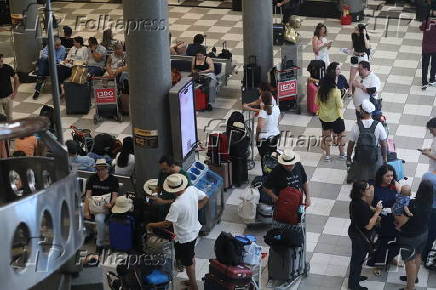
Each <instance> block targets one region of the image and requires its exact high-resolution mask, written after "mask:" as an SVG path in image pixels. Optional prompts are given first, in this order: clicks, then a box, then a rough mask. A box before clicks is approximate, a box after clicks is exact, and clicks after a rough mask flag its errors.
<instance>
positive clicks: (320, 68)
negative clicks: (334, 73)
mask: <svg viewBox="0 0 436 290" xmlns="http://www.w3.org/2000/svg"><path fill="white" fill-rule="evenodd" d="M307 71H308V72H309V74H310V77H311V78H314V79H317V80H321V79H323V78H324V74H325V63H324V61H323V60H320V59H319V60H311V61H310V63H309V65H308V66H307Z"/></svg>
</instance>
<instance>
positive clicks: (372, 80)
mask: <svg viewBox="0 0 436 290" xmlns="http://www.w3.org/2000/svg"><path fill="white" fill-rule="evenodd" d="M359 76H360V81H359V80H354V81H353V84H352V85H353V86H352V87H353V88H354V89H355V90H354V94H353V103H354V107H355V108H356V116H357V120H359V115H358V112H359V106H360V105H362V102H363V101H364V100H370V101H371V102H372V103H373V104H374V105H375V106H376V110H380V109H381V103H380V102H381V100H380V99H379V96H378V94H379V92H380V86H381V85H380V79H379V78H378V77H377V76H376V75H375V73H373V72H371V65H370V64H369V62H367V61H364V60H363V61H361V62H360V63H359Z"/></svg>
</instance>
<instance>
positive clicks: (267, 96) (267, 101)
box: [260, 91, 272, 115]
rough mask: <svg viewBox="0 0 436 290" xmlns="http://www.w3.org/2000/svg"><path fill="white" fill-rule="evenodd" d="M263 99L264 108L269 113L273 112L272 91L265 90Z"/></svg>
mask: <svg viewBox="0 0 436 290" xmlns="http://www.w3.org/2000/svg"><path fill="white" fill-rule="evenodd" d="M260 97H261V99H262V103H263V105H264V110H265V111H266V112H267V114H268V115H271V114H272V94H271V92H268V91H265V92H263V93H262V95H261V96H260Z"/></svg>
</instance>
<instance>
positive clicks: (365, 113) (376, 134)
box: [347, 100, 388, 182]
mask: <svg viewBox="0 0 436 290" xmlns="http://www.w3.org/2000/svg"><path fill="white" fill-rule="evenodd" d="M374 110H375V107H374V105H373V104H372V103H371V102H370V101H369V100H364V101H363V103H362V105H360V114H361V116H362V118H361V119H360V120H358V121H357V123H356V124H354V126H353V128H352V129H351V134H350V140H349V141H348V148H347V166H349V167H350V169H349V171H348V177H347V181H348V182H353V181H358V180H368V181H372V180H374V178H375V173H376V171H377V169H378V168H379V167H380V166H382V165H383V163H386V162H387V143H386V140H387V138H388V136H387V134H386V130H385V128H384V127H383V125H382V124H381V123H380V122H377V121H375V120H373V119H372V117H371V113H372V112H373V111H374ZM354 149H355V153H354V156H353V162H351V156H352V155H353V150H354Z"/></svg>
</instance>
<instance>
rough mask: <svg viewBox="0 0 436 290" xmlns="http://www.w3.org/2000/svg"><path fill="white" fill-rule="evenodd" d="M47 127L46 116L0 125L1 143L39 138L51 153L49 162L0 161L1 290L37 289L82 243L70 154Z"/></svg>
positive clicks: (31, 159)
mask: <svg viewBox="0 0 436 290" xmlns="http://www.w3.org/2000/svg"><path fill="white" fill-rule="evenodd" d="M48 128H49V122H48V119H46V118H42V117H37V118H27V119H21V120H16V121H12V122H9V123H3V124H0V141H6V140H9V139H14V138H20V137H26V136H30V135H36V136H38V137H39V140H40V141H41V142H43V143H44V144H45V146H47V148H48V151H49V152H50V154H49V155H48V156H47V157H45V156H44V157H43V156H41V157H14V158H7V159H1V160H0V183H1V184H2V186H1V187H0V219H1V220H2V221H3V230H2V234H1V235H0V243H1V244H2V246H3V250H2V251H0V280H1V281H2V283H1V287H0V288H1V289H28V288H30V287H32V286H35V285H37V284H38V283H40V282H41V281H44V280H45V279H46V278H48V277H49V276H51V275H52V274H53V273H55V272H56V271H58V270H59V269H60V268H61V267H62V266H63V265H65V264H66V263H68V262H69V261H70V259H71V258H72V257H74V256H75V254H76V252H77V250H78V249H79V248H80V247H81V246H82V244H83V240H84V227H83V216H82V202H81V192H80V190H79V186H78V182H77V176H76V174H73V173H70V172H69V165H68V154H67V152H66V150H65V149H64V148H63V147H62V146H61V145H60V144H59V143H58V142H57V141H56V140H55V139H54V138H53V137H52V135H50V134H49V133H48ZM65 281H66V280H65ZM43 283H44V282H43ZM65 283H66V282H65ZM58 287H59V289H60V287H61V285H58ZM63 287H65V286H63ZM51 289H53V288H51ZM64 289H65V288H64Z"/></svg>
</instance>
